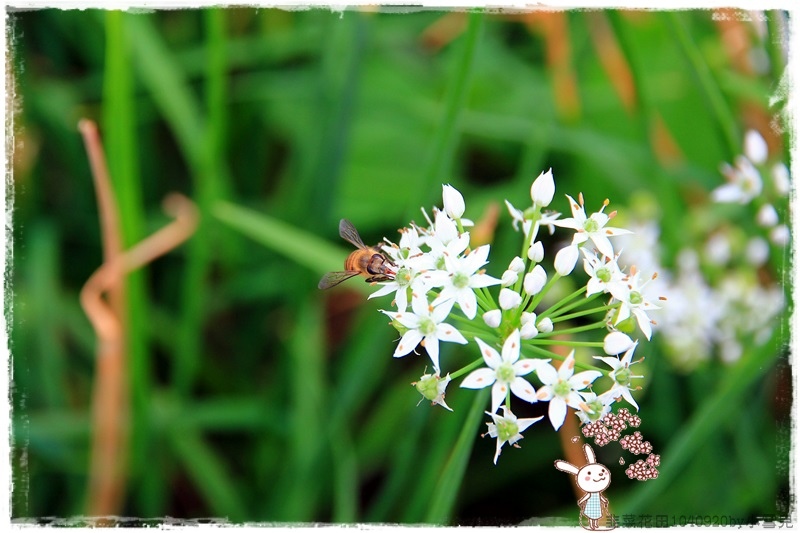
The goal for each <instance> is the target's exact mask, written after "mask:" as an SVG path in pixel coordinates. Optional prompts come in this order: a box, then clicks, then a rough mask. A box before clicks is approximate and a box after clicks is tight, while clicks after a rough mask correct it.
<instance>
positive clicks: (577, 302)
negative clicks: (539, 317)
mask: <svg viewBox="0 0 800 533" xmlns="http://www.w3.org/2000/svg"><path fill="white" fill-rule="evenodd" d="M584 290H586V287H585V286H584V287H581V288H580V289H578V291H576V292H579V291H584ZM574 294H575V293H573V295H574ZM600 295H601V294H600V293H597V294H593V295H592V296H589V297H587V298H582V299H580V300H575V301H574V302H572V303H570V304H567V305H563V304H564V303H566V301H567V300H568V299H569V298H570V297H571V296H572V295H570V296H568V297H567V298H564V299H563V300H561V301H560V302H558V303H557V304H556V305H554V306H553V307H555V308H556V310H555V311H554V310H553V307H551V308H550V309H548V310H546V311H545V312H544V313H542V314H543V315H544V316H550V318H551V319H552V318H553V315H555V316H557V317H559V316H561V313H566V312H567V311H569V310H570V309H575V308H576V307H578V306H579V305H584V304H586V303H588V302H591V301H592V300H595V299H597V298H598V297H599V296H600ZM553 322H555V320H553Z"/></svg>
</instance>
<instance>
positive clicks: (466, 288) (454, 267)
mask: <svg viewBox="0 0 800 533" xmlns="http://www.w3.org/2000/svg"><path fill="white" fill-rule="evenodd" d="M487 257H489V245H488V244H484V245H483V246H480V247H478V248H476V249H475V250H473V251H472V252H470V253H469V254H467V255H466V256H465V257H458V256H451V255H449V254H447V255H445V256H444V260H445V261H444V262H445V267H446V269H447V270H437V271H435V272H431V273H427V274H423V275H422V278H423V279H428V280H430V283H431V286H432V287H442V291H441V292H440V293H439V296H437V297H436V299H435V300H434V301H433V305H438V304H443V305H448V304H447V302H449V307H448V308H447V311H448V313H449V312H450V309H451V308H452V306H453V303H455V302H457V303H458V306H459V307H460V308H461V311H462V312H463V313H464V315H465V316H466V317H467V318H469V319H470V320H472V319H473V318H475V314H476V313H477V312H478V301H477V298H476V297H475V292H474V291H475V289H480V288H483V287H491V286H492V285H497V284H498V283H500V280H499V279H497V278H493V277H492V276H489V275H487V274H486V273H484V272H483V271H482V270H480V268H481V267H482V266H483V265H485V264H486V262H487V261H486V258H487Z"/></svg>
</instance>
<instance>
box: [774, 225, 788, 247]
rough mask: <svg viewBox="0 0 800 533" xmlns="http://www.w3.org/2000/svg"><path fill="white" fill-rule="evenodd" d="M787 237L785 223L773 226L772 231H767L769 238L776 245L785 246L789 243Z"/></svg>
mask: <svg viewBox="0 0 800 533" xmlns="http://www.w3.org/2000/svg"><path fill="white" fill-rule="evenodd" d="M789 237H790V234H789V226H787V225H786V224H781V225H779V226H775V227H774V228H772V231H770V232H769V240H771V241H772V242H774V243H775V244H777V245H778V246H786V245H787V244H789Z"/></svg>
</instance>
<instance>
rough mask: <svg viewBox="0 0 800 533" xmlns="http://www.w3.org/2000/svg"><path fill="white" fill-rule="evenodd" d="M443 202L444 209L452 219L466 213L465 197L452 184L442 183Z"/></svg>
mask: <svg viewBox="0 0 800 533" xmlns="http://www.w3.org/2000/svg"><path fill="white" fill-rule="evenodd" d="M442 202H443V203H444V211H445V213H447V214H448V216H450V218H452V219H459V218H461V217H462V216H463V215H464V209H465V206H464V197H463V196H461V193H460V192H458V191H457V190H456V188H455V187H453V186H451V185H442Z"/></svg>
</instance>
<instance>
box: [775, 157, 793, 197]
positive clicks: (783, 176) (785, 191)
mask: <svg viewBox="0 0 800 533" xmlns="http://www.w3.org/2000/svg"><path fill="white" fill-rule="evenodd" d="M772 183H773V184H774V185H775V190H776V191H778V194H780V195H781V196H789V193H790V192H791V190H792V182H791V180H790V179H789V169H788V168H786V165H784V164H783V163H782V162H781V163H776V164H775V166H773V167H772Z"/></svg>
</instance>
